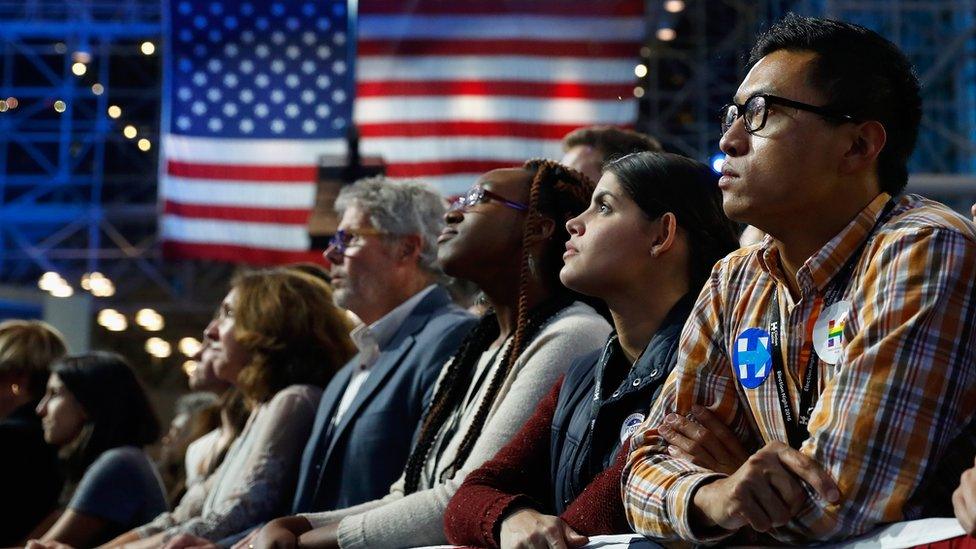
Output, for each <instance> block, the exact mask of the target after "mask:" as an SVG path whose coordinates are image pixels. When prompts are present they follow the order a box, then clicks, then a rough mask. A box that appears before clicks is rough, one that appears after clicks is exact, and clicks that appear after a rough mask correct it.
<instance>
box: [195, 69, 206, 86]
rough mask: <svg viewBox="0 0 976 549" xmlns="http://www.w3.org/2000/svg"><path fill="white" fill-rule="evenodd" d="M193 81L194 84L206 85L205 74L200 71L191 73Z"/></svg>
mask: <svg viewBox="0 0 976 549" xmlns="http://www.w3.org/2000/svg"><path fill="white" fill-rule="evenodd" d="M193 83H194V84H196V85H197V86H206V85H207V75H206V74H204V73H202V72H200V71H197V72H195V73H193Z"/></svg>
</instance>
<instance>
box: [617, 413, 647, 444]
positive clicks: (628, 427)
mask: <svg viewBox="0 0 976 549" xmlns="http://www.w3.org/2000/svg"><path fill="white" fill-rule="evenodd" d="M643 422H644V414H641V413H637V412H635V413H633V414H630V415H629V416H627V419H625V420H624V422H623V423H622V424H621V425H620V444H624V443H626V442H627V439H628V438H630V436H631V435H633V434H634V433H635V432H637V427H638V426H639V425H640V424H641V423H643Z"/></svg>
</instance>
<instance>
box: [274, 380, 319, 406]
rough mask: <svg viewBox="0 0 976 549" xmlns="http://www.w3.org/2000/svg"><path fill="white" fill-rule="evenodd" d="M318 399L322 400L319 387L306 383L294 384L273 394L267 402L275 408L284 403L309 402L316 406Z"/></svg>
mask: <svg viewBox="0 0 976 549" xmlns="http://www.w3.org/2000/svg"><path fill="white" fill-rule="evenodd" d="M320 398H322V388H321V387H319V386H317V385H309V384H307V383H296V384H294V385H289V386H287V387H285V388H284V389H282V390H280V391H278V392H277V393H275V394H274V395H273V396H272V397H271V399H270V400H268V404H269V406H271V407H275V406H278V405H281V404H284V403H290V402H301V401H309V402H311V403H312V404H313V405H317V404H318V401H319V399H320Z"/></svg>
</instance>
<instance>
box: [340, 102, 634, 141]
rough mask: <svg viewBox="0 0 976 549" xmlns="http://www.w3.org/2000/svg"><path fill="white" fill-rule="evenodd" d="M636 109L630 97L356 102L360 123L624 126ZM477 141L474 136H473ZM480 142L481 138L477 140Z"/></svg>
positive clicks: (632, 118)
mask: <svg viewBox="0 0 976 549" xmlns="http://www.w3.org/2000/svg"><path fill="white" fill-rule="evenodd" d="M636 110H637V105H635V104H634V101H633V98H627V99H625V100H620V101H617V100H612V101H591V100H585V99H545V98H539V99H536V98H521V97H520V98H512V97H473V96H454V97H401V98H396V99H392V98H383V97H378V98H372V97H370V98H363V99H359V100H358V101H356V108H355V115H354V117H355V119H356V122H358V123H360V124H368V123H397V122H411V121H451V122H460V121H478V122H500V121H515V122H537V123H540V124H577V125H580V126H584V125H590V124H626V123H629V122H633V120H634V117H635V115H636V114H637V113H636ZM473 137H475V138H478V137H477V136H473ZM479 139H480V138H479Z"/></svg>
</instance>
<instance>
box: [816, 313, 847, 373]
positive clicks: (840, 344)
mask: <svg viewBox="0 0 976 549" xmlns="http://www.w3.org/2000/svg"><path fill="white" fill-rule="evenodd" d="M850 312H851V303H850V301H844V300H841V301H838V302H837V303H834V304H833V305H831V306H830V307H827V308H825V309H824V310H823V311H821V312H820V316H819V317H818V318H817V322H816V323H815V324H814V325H813V349H814V350H815V351H816V352H817V356H819V357H820V360H822V361H824V362H826V363H827V364H837V361H838V360H840V355H841V353H843V352H844V326H845V325H846V324H847V315H848V314H849V313H850Z"/></svg>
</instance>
